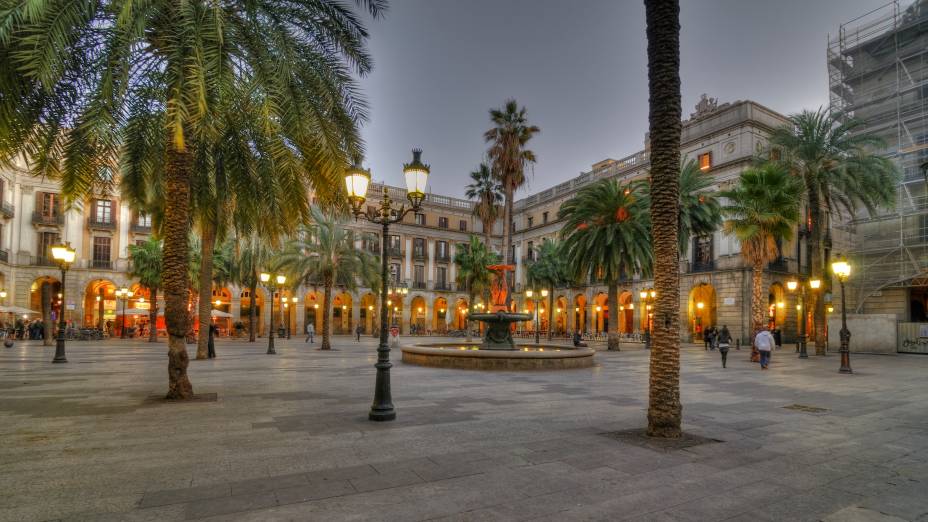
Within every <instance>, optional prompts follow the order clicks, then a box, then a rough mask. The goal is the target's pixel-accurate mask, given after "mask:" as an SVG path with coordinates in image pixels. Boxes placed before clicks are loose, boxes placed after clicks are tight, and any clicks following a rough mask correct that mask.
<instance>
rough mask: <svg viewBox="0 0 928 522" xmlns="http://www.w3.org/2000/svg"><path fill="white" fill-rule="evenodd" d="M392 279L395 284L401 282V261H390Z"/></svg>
mask: <svg viewBox="0 0 928 522" xmlns="http://www.w3.org/2000/svg"><path fill="white" fill-rule="evenodd" d="M390 281H391V282H393V284H395V285H398V284H400V264H399V263H390Z"/></svg>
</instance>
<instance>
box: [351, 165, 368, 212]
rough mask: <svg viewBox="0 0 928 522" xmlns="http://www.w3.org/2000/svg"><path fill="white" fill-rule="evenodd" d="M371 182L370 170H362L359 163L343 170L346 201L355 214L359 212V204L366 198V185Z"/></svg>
mask: <svg viewBox="0 0 928 522" xmlns="http://www.w3.org/2000/svg"><path fill="white" fill-rule="evenodd" d="M370 183H371V171H370V170H364V169H363V168H361V166H360V165H352V166H351V167H349V168H348V170H347V171H345V189H346V190H347V191H348V202H349V203H351V209H352V211H354V212H355V213H356V214H357V213H359V212H361V205H363V204H364V201H366V200H367V187H368V185H370Z"/></svg>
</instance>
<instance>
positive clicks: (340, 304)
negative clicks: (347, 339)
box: [332, 291, 353, 335]
mask: <svg viewBox="0 0 928 522" xmlns="http://www.w3.org/2000/svg"><path fill="white" fill-rule="evenodd" d="M352 304H353V301H352V299H351V294H349V293H348V292H345V291H342V292H338V293H336V294H335V295H334V296H333V297H332V333H333V334H335V335H351V334H352V333H353V332H352V324H351V312H352Z"/></svg>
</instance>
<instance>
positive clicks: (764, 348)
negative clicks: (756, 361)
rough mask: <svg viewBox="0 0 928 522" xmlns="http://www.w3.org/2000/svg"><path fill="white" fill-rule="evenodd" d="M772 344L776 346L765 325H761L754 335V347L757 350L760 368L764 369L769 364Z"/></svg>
mask: <svg viewBox="0 0 928 522" xmlns="http://www.w3.org/2000/svg"><path fill="white" fill-rule="evenodd" d="M774 346H776V341H775V340H774V338H773V334H771V333H770V330H768V329H767V327H766V326H764V327H762V328H761V330H760V331H759V332H757V335H755V336H754V347H755V348H757V352H758V353H759V354H760V369H761V370H766V369H767V366H768V365H769V364H770V352H771V351H773V348H774Z"/></svg>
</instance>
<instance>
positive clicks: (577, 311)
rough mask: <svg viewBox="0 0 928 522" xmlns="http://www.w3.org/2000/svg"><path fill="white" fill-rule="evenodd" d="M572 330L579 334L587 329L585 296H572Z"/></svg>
mask: <svg viewBox="0 0 928 522" xmlns="http://www.w3.org/2000/svg"><path fill="white" fill-rule="evenodd" d="M573 313H574V329H575V330H576V331H577V332H580V333H586V332H587V330H588V329H589V325H588V324H587V310H586V296H585V295H583V294H577V295H575V296H574V310H573Z"/></svg>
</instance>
